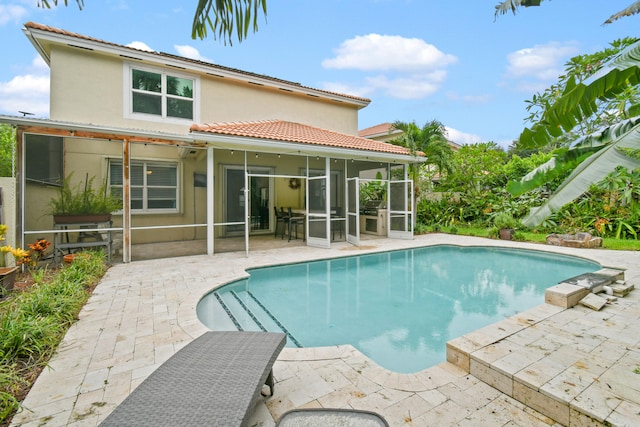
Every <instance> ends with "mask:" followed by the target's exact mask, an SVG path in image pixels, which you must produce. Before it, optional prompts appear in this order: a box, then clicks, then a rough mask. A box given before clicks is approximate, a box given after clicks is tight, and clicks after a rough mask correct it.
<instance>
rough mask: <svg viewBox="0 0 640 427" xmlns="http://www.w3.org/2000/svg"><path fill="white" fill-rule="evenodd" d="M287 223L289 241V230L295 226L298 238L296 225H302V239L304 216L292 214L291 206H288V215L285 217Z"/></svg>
mask: <svg viewBox="0 0 640 427" xmlns="http://www.w3.org/2000/svg"><path fill="white" fill-rule="evenodd" d="M287 222H288V225H289V241H291V232H292V229H294V228H295V232H296V239H297V238H298V226H299V225H302V233H303V237H302V240H304V238H305V237H304V216H293V211H292V210H291V208H289V216H288V219H287Z"/></svg>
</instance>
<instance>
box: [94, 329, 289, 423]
mask: <svg viewBox="0 0 640 427" xmlns="http://www.w3.org/2000/svg"><path fill="white" fill-rule="evenodd" d="M285 343H286V336H285V334H281V333H273V332H248V331H230V332H206V333H205V334H204V335H202V336H200V337H198V338H197V339H195V340H194V341H193V342H191V343H189V344H188V345H187V346H186V347H184V348H182V349H181V350H180V351H178V352H177V353H176V354H174V355H173V356H172V357H171V358H169V360H167V361H166V362H165V363H163V364H162V365H160V367H158V369H156V370H155V371H154V372H152V373H151V375H149V377H148V378H147V379H146V380H144V381H143V382H142V383H141V384H140V385H139V386H138V387H137V388H136V389H135V390H134V391H133V392H132V393H131V394H130V395H129V396H128V397H127V398H126V399H125V400H124V401H123V402H122V403H121V404H120V405H118V407H116V409H115V410H114V411H113V412H112V413H111V414H110V415H109V416H108V417H107V418H106V419H105V420H104V421H103V422H102V423H101V424H100V425H101V426H105V427H106V426H118V427H123V426H136V427H139V426H153V427H157V426H171V427H176V426H224V427H232V426H245V425H246V424H247V422H248V419H249V417H250V415H251V413H252V409H253V407H254V406H255V404H256V403H257V401H258V399H260V398H261V391H262V387H263V385H265V384H266V385H268V386H269V388H270V392H271V395H273V384H274V382H273V374H272V367H273V364H274V362H275V361H276V358H277V357H278V354H280V351H281V350H282V348H283V347H284V345H285Z"/></svg>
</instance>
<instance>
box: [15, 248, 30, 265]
mask: <svg viewBox="0 0 640 427" xmlns="http://www.w3.org/2000/svg"><path fill="white" fill-rule="evenodd" d="M11 255H13V258H14V259H15V260H16V264H18V265H20V264H24V263H28V262H29V261H30V253H29V251H26V250H24V249H20V248H15V249H13V250H12V251H11Z"/></svg>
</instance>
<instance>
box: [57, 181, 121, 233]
mask: <svg viewBox="0 0 640 427" xmlns="http://www.w3.org/2000/svg"><path fill="white" fill-rule="evenodd" d="M72 175H73V174H71V175H69V176H67V177H66V178H65V179H64V180H63V181H62V183H61V185H60V187H58V189H57V194H56V197H54V198H52V199H51V201H50V202H49V206H50V210H51V213H52V214H53V220H54V222H55V223H56V224H73V223H82V222H106V221H109V220H110V219H111V213H112V212H113V211H117V210H120V209H122V200H120V199H119V198H117V197H115V196H113V195H111V194H109V192H108V191H107V190H108V187H107V185H106V183H105V184H103V185H102V186H100V187H99V188H94V186H93V181H94V179H95V177H91V178H89V175H88V174H87V177H86V178H85V180H84V182H82V181H81V182H79V183H78V184H77V185H75V186H71V183H70V179H71V176H72Z"/></svg>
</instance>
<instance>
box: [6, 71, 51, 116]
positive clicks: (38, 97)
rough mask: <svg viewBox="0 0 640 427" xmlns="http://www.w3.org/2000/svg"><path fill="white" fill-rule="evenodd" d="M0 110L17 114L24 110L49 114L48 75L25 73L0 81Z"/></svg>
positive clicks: (41, 114)
mask: <svg viewBox="0 0 640 427" xmlns="http://www.w3.org/2000/svg"><path fill="white" fill-rule="evenodd" d="M0 111H4V112H6V114H10V115H18V114H19V113H18V111H26V112H29V113H33V114H35V115H37V116H48V115H49V76H48V75H35V74H25V75H21V76H15V77H14V78H12V79H11V80H9V81H8V82H0Z"/></svg>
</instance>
